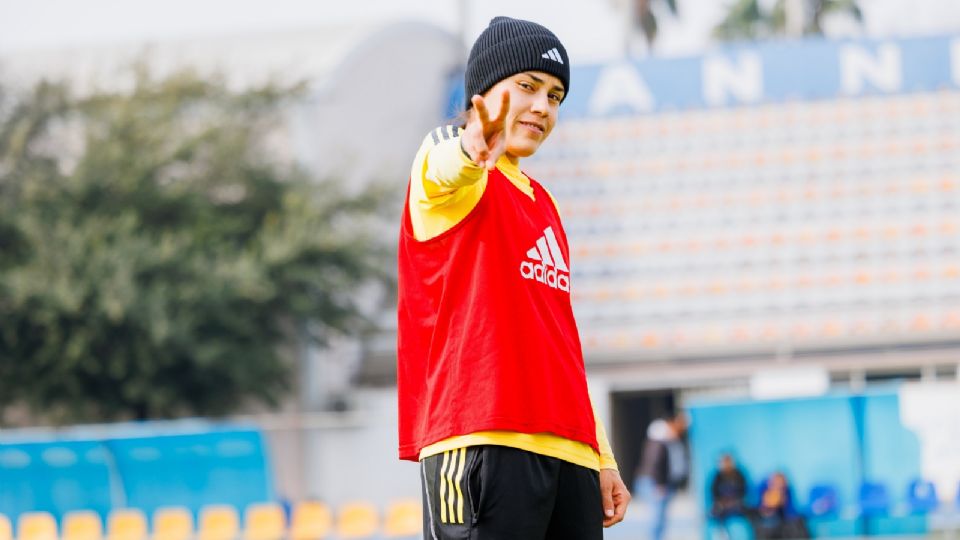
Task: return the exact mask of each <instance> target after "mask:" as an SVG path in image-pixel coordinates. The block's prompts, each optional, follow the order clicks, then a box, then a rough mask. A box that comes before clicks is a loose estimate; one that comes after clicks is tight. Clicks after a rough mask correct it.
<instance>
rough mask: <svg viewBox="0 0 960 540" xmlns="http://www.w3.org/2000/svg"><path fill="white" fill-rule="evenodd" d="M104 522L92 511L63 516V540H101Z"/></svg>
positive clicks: (81, 511)
mask: <svg viewBox="0 0 960 540" xmlns="http://www.w3.org/2000/svg"><path fill="white" fill-rule="evenodd" d="M102 538H103V522H101V521H100V514H97V513H96V512H93V511H91V510H74V511H73V512H67V513H66V514H64V516H63V531H62V532H61V539H62V540H101V539H102Z"/></svg>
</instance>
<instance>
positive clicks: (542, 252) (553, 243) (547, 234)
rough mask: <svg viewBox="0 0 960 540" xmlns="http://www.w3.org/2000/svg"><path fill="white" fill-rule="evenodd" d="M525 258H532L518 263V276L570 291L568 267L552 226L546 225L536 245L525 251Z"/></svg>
mask: <svg viewBox="0 0 960 540" xmlns="http://www.w3.org/2000/svg"><path fill="white" fill-rule="evenodd" d="M527 258H528V259H532V260H530V261H523V262H521V263H520V276H522V277H523V278H524V279H530V280H533V281H539V282H540V283H543V284H544V285H546V286H548V287H550V288H553V289H560V290H561V291H564V292H568V293H569V292H570V274H569V272H570V269H569V268H567V263H566V262H564V260H563V253H561V252H560V244H558V243H557V237H556V236H555V235H554V234H553V228H551V227H547V228H546V229H544V230H543V236H541V237H540V238H538V239H537V245H536V246H534V247H532V248H530V249H529V250H528V251H527Z"/></svg>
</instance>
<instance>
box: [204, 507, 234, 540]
mask: <svg viewBox="0 0 960 540" xmlns="http://www.w3.org/2000/svg"><path fill="white" fill-rule="evenodd" d="M239 534H240V519H239V518H238V517H237V510H236V509H235V508H234V507H232V506H227V505H221V504H215V505H210V506H206V507H204V508H203V510H201V511H200V526H199V527H197V540H235V539H236V538H237V537H238V536H239Z"/></svg>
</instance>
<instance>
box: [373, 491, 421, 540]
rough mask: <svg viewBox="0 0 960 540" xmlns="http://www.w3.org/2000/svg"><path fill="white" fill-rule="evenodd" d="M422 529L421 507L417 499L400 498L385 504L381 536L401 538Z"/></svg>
mask: <svg viewBox="0 0 960 540" xmlns="http://www.w3.org/2000/svg"><path fill="white" fill-rule="evenodd" d="M422 529H423V509H422V508H421V505H420V501H419V500H417V499H400V500H396V501H392V502H391V503H390V504H389V505H388V506H387V517H386V518H385V520H384V524H383V536H384V537H386V538H403V537H408V536H417V535H419V534H420V532H421V530H422Z"/></svg>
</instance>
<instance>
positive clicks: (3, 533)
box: [0, 514, 13, 540]
mask: <svg viewBox="0 0 960 540" xmlns="http://www.w3.org/2000/svg"><path fill="white" fill-rule="evenodd" d="M0 540H13V526H12V525H11V524H10V518H8V517H7V516H6V515H5V514H0Z"/></svg>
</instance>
